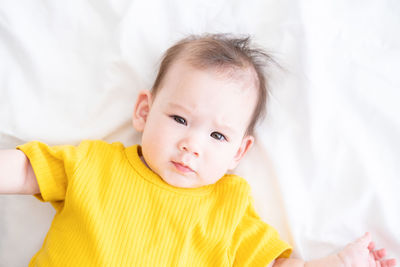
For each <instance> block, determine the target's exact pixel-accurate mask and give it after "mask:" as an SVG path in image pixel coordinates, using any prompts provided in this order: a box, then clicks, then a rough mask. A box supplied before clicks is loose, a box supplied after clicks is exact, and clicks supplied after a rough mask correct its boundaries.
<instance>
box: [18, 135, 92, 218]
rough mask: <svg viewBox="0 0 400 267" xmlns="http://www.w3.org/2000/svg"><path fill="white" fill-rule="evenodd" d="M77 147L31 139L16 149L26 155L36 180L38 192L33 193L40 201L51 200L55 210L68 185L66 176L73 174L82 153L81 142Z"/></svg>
mask: <svg viewBox="0 0 400 267" xmlns="http://www.w3.org/2000/svg"><path fill="white" fill-rule="evenodd" d="M80 147H81V149H79V147H75V146H70V145H65V146H48V145H46V144H44V143H41V142H38V141H33V142H29V143H26V144H24V145H21V146H17V149H19V150H21V151H22V152H24V153H25V155H26V156H27V157H28V159H29V161H30V163H31V165H32V168H33V171H34V173H35V176H36V179H37V182H38V184H39V188H40V193H39V194H36V195H34V196H35V197H36V198H37V199H39V200H40V201H42V202H51V204H52V205H53V207H54V208H55V209H56V210H59V209H60V208H61V207H60V205H63V201H64V199H65V194H66V190H67V187H68V178H69V177H71V175H73V172H74V171H75V168H76V166H77V162H78V161H79V158H80V157H79V155H80V154H81V153H83V151H79V150H84V149H82V143H81V145H80Z"/></svg>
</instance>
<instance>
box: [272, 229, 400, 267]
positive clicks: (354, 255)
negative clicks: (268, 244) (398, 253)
mask: <svg viewBox="0 0 400 267" xmlns="http://www.w3.org/2000/svg"><path fill="white" fill-rule="evenodd" d="M385 254H386V252H385V249H379V250H375V245H374V243H373V242H372V241H371V235H370V234H369V233H366V234H365V235H363V236H362V237H360V238H359V239H357V240H356V241H354V242H353V243H350V244H348V245H347V246H346V247H345V248H344V249H343V250H342V251H340V252H339V253H337V254H333V255H330V256H328V257H325V258H322V259H318V260H312V261H309V262H305V261H303V260H299V259H283V258H282V259H278V260H276V261H275V263H274V265H273V267H326V266H329V267H350V266H351V267H366V266H368V267H392V266H395V265H396V260H395V259H384V257H385Z"/></svg>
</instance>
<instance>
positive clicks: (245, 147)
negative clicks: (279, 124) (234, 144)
mask: <svg viewBox="0 0 400 267" xmlns="http://www.w3.org/2000/svg"><path fill="white" fill-rule="evenodd" d="M253 143H254V137H253V136H252V135H246V136H245V137H243V140H242V143H241V144H240V147H239V149H238V151H237V152H236V155H235V156H234V158H233V159H232V162H231V164H230V166H229V170H233V169H234V168H236V166H237V165H238V164H239V162H240V160H241V159H242V158H243V157H244V155H245V154H246V153H247V152H248V151H249V150H250V148H251V146H252V145H253Z"/></svg>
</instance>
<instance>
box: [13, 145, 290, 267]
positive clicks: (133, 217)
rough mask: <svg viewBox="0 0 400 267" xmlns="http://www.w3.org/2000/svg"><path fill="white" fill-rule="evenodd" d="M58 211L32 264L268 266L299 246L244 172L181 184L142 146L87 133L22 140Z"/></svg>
mask: <svg viewBox="0 0 400 267" xmlns="http://www.w3.org/2000/svg"><path fill="white" fill-rule="evenodd" d="M17 148H18V149H20V150H22V151H23V152H24V153H25V154H26V155H27V156H28V158H29V160H30V161H31V164H32V167H33V170H34V172H35V175H36V177H37V180H38V184H39V187H40V192H41V194H38V195H35V197H37V198H38V199H39V200H41V201H49V202H50V203H51V204H52V205H53V207H54V208H55V209H56V215H55V216H54V220H53V222H52V224H51V227H50V229H49V232H48V233H47V236H46V238H45V240H44V243H43V246H42V248H41V249H40V250H39V251H38V252H37V253H36V254H35V255H34V257H33V258H32V260H31V262H30V264H29V266H52V267H54V266H85V267H89V266H202V267H204V266H266V265H267V264H268V263H270V262H271V261H273V260H274V259H275V258H277V257H278V256H281V257H288V256H289V254H290V252H291V248H290V247H289V245H288V244H286V243H285V242H284V241H282V240H280V239H279V236H278V234H277V232H276V231H275V230H274V229H273V228H272V227H271V226H269V225H267V224H266V223H264V222H262V221H261V220H260V218H259V216H258V215H257V214H256V212H255V210H254V207H253V204H252V198H251V196H250V187H249V186H248V184H247V182H246V181H245V180H244V179H243V178H241V177H239V176H236V175H225V176H224V177H223V178H221V180H219V181H218V182H217V183H216V184H213V185H208V186H204V187H200V188H177V187H173V186H171V185H169V184H167V183H165V182H164V181H163V180H162V179H161V178H160V177H159V176H158V175H157V174H155V173H154V172H152V171H151V170H150V169H149V168H147V167H146V165H145V164H143V162H142V161H141V159H140V155H141V154H140V153H141V149H140V146H137V145H136V146H131V147H124V146H123V145H122V144H121V143H112V144H108V143H106V142H103V141H83V142H82V143H81V144H80V145H79V146H76V147H75V146H53V147H49V146H47V145H45V144H43V143H40V142H36V141H35V142H30V143H27V144H25V145H22V146H19V147H17Z"/></svg>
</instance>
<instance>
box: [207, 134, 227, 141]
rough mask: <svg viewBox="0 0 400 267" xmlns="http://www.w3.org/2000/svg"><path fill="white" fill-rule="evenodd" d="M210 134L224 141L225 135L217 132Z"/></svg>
mask: <svg viewBox="0 0 400 267" xmlns="http://www.w3.org/2000/svg"><path fill="white" fill-rule="evenodd" d="M210 136H211V137H212V138H214V139H217V140H220V141H224V140H226V138H225V136H224V135H223V134H221V133H219V132H212V133H211V134H210Z"/></svg>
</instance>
